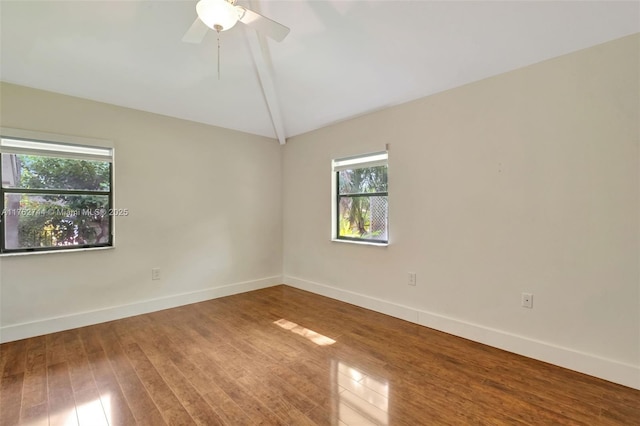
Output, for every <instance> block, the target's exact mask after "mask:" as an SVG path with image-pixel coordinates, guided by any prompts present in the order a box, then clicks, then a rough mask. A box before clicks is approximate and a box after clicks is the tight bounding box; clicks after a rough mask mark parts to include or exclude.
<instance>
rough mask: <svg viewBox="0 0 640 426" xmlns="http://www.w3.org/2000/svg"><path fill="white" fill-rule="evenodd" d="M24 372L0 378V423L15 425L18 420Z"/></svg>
mask: <svg viewBox="0 0 640 426" xmlns="http://www.w3.org/2000/svg"><path fill="white" fill-rule="evenodd" d="M23 383H24V373H17V374H12V375H6V376H2V379H0V425H3V426H4V425H7V426H9V425H16V424H18V422H19V421H20V402H21V396H22V386H23Z"/></svg>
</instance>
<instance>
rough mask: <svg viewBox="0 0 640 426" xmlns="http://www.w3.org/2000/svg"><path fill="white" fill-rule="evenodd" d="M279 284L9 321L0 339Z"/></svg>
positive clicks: (256, 283) (249, 284) (276, 280)
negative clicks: (25, 320)
mask: <svg viewBox="0 0 640 426" xmlns="http://www.w3.org/2000/svg"><path fill="white" fill-rule="evenodd" d="M278 284H282V276H275V277H268V278H263V279H259V280H253V281H245V282H240V283H234V284H229V285H225V286H221V287H212V288H208V289H204V290H197V291H192V292H189V293H181V294H175V295H171V296H166V297H160V298H157V299H150V300H143V301H140V302H135V303H131V304H127V305H119V306H111V307H108V308H103V309H97V310H94V311H87V312H78V313H75V314H71V315H65V316H60V317H55V318H46V319H41V320H37V321H32V322H27V323H22V324H14V325H7V326H4V327H0V343H5V342H12V341H14V340H20V339H26V338H29V337H34V336H41V335H43V334H48V333H56V332H58V331H64V330H70V329H72V328H78V327H84V326H87V325H93V324H98V323H102V322H107V321H113V320H117V319H121V318H126V317H131V316H134V315H140V314H146V313H149V312H155V311H161V310H163V309H169V308H175V307H177V306H183V305H189V304H191V303H197V302H203V301H205V300H210V299H216V298H218V297H224V296H230V295H233V294H238V293H244V292H247V291H251V290H258V289H261V288H267V287H271V286H274V285H278Z"/></svg>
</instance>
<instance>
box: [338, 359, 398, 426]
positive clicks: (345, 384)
mask: <svg viewBox="0 0 640 426" xmlns="http://www.w3.org/2000/svg"><path fill="white" fill-rule="evenodd" d="M332 369H333V370H334V372H333V377H334V378H335V381H334V387H335V388H336V389H337V391H336V392H334V395H337V398H336V404H335V406H336V411H337V416H336V417H337V420H338V423H339V424H340V425H343V424H346V425H358V426H360V425H362V426H365V425H383V426H385V425H388V424H389V383H388V382H387V381H381V380H378V379H374V378H372V377H371V376H368V375H366V374H364V373H363V372H361V371H360V370H358V369H357V368H355V367H352V366H350V365H347V364H345V363H343V362H340V361H337V362H336V361H332Z"/></svg>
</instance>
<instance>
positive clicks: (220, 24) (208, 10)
mask: <svg viewBox="0 0 640 426" xmlns="http://www.w3.org/2000/svg"><path fill="white" fill-rule="evenodd" d="M196 11H197V12H198V18H200V20H201V21H202V22H204V24H205V25H206V26H207V27H209V28H211V29H213V30H216V31H218V30H220V31H226V30H228V29H229V28H232V27H233V26H234V25H235V24H236V23H237V22H238V19H239V12H238V9H237V8H236V7H235V6H234V5H233V4H231V3H229V2H228V1H226V0H200V1H199V2H198V4H197V5H196Z"/></svg>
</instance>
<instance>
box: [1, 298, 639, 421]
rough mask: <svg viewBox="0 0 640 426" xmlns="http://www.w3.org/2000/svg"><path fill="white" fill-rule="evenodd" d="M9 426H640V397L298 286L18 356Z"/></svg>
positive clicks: (156, 317)
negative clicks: (529, 425)
mask: <svg viewBox="0 0 640 426" xmlns="http://www.w3.org/2000/svg"><path fill="white" fill-rule="evenodd" d="M0 370H1V371H2V381H1V382H0V424H2V425H17V424H24V425H91V426H94V425H132V424H141V425H152V426H157V425H163V424H169V425H189V424H200V425H223V424H224V425H245V424H247V425H248V424H267V425H271V424H286V425H296V426H297V425H313V424H320V425H358V426H359V425H440V424H443V425H446V424H508V425H514V424H534V425H541V424H552V425H558V424H572V425H574V424H584V425H634V424H635V425H637V424H639V422H640V391H637V390H633V389H630V388H626V387H624V386H619V385H615V384H613V383H609V382H606V381H603V380H599V379H596V378H592V377H589V376H585V375H582V374H579V373H575V372H572V371H568V370H565V369H562V368H559V367H555V366H552V365H549V364H545V363H542V362H538V361H534V360H531V359H528V358H524V357H521V356H518V355H514V354H510V353H507V352H504V351H501V350H498V349H494V348H491V347H488V346H484V345H481V344H478V343H474V342H471V341H468V340H464V339H460V338H457V337H453V336H450V335H447V334H444V333H440V332H437V331H434V330H431V329H428V328H425V327H421V326H418V325H415V324H411V323H408V322H404V321H401V320H397V319H394V318H391V317H388V316H385V315H381V314H378V313H375V312H371V311H368V310H365V309H361V308H358V307H355V306H352V305H348V304H345V303H342V302H338V301H335V300H332V299H327V298H324V297H321V296H317V295H314V294H311V293H307V292H304V291H300V290H297V289H293V288H290V287H287V286H277V287H272V288H268V289H264V290H259V291H254V292H251V293H245V294H240V295H236V296H230V297H225V298H221V299H216V300H211V301H207V302H203V303H198V304H194V305H189V306H184V307H180V308H175V309H170V310H166V311H161V312H156V313H152V314H147V315H141V316H137V317H132V318H127V319H123V320H119V321H113V322H109V323H105V324H99V325H95V326H91V327H84V328H80V329H75V330H70V331H65V332H61V333H55V334H50V335H46V336H41V337H35V338H31V339H26V340H21V341H17V342H11V343H6V344H3V345H1V346H0Z"/></svg>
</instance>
